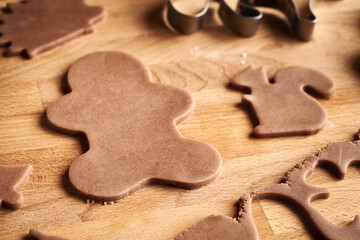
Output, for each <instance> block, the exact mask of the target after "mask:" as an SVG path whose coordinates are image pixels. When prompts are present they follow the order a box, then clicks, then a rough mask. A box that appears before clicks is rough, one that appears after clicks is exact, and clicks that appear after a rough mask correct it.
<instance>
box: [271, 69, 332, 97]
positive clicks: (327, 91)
mask: <svg viewBox="0 0 360 240" xmlns="http://www.w3.org/2000/svg"><path fill="white" fill-rule="evenodd" d="M274 79H275V83H278V84H284V85H286V86H287V87H289V88H299V89H300V90H304V88H310V89H311V90H313V91H315V93H316V94H317V95H318V96H319V97H322V98H326V99H329V98H330V97H332V96H333V95H334V94H335V84H334V82H333V81H332V80H331V79H330V78H328V77H327V76H325V75H324V74H322V73H320V72H319V71H316V70H313V69H310V68H305V67H299V66H293V67H287V68H284V69H281V70H279V71H278V72H277V73H276V74H275V76H274Z"/></svg>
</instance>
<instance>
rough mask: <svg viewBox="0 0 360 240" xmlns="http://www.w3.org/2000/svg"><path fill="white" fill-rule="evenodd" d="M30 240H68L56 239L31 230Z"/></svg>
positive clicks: (63, 239)
mask: <svg viewBox="0 0 360 240" xmlns="http://www.w3.org/2000/svg"><path fill="white" fill-rule="evenodd" d="M27 239H28V240H67V239H65V238H61V237H56V236H48V235H46V234H44V233H42V232H39V231H37V230H35V229H30V230H29V236H28V238H27Z"/></svg>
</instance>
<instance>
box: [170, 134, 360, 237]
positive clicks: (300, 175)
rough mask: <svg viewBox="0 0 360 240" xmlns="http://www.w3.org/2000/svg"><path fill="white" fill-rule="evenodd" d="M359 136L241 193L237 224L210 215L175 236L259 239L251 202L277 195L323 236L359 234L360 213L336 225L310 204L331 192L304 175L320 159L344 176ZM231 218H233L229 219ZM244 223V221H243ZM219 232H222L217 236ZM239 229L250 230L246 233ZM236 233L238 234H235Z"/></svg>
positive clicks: (358, 152)
mask: <svg viewBox="0 0 360 240" xmlns="http://www.w3.org/2000/svg"><path fill="white" fill-rule="evenodd" d="M357 136H358V140H355V141H348V142H338V143H329V144H328V145H327V146H326V147H324V148H322V149H321V150H320V152H319V153H318V154H317V156H316V155H313V156H310V157H307V158H306V159H305V160H304V161H303V162H302V163H299V164H297V165H296V166H295V167H293V168H292V169H291V170H289V171H288V172H287V173H286V174H285V176H284V178H283V180H282V182H281V183H279V184H275V185H272V186H269V187H265V188H263V189H261V190H259V191H256V192H254V193H251V194H246V195H244V196H242V197H241V198H240V200H239V203H240V213H239V216H240V217H241V218H240V220H238V221H239V224H235V223H234V219H231V218H229V217H226V216H221V215H220V216H216V221H215V220H214V216H213V215H211V216H209V217H208V218H206V219H205V220H203V221H201V222H199V223H198V224H196V225H195V226H194V227H192V228H190V229H189V230H188V231H186V232H184V233H183V234H182V235H180V236H179V237H178V238H176V240H185V239H186V240H195V239H201V238H198V236H206V237H207V238H202V239H226V240H227V239H231V240H232V239H239V240H240V239H259V237H258V234H257V230H256V226H255V224H254V221H253V219H252V216H251V203H252V201H255V200H259V199H279V200H285V201H286V203H291V204H292V205H295V206H296V207H297V208H298V209H300V210H301V211H302V212H304V213H306V215H307V217H308V219H309V221H308V222H309V224H312V225H313V226H314V227H315V228H316V229H317V230H318V232H319V233H320V234H321V235H322V236H323V237H324V238H325V239H333V240H342V239H347V240H358V239H359V236H360V215H357V216H355V218H354V220H353V221H352V222H351V223H350V224H349V225H346V226H337V225H334V224H332V223H331V222H329V221H328V220H327V219H326V218H325V216H324V215H322V214H321V212H320V211H319V210H317V209H316V208H314V207H313V206H312V205H311V201H313V200H315V199H319V198H328V197H329V195H330V192H329V190H328V189H326V188H317V187H313V186H311V185H309V184H308V183H307V182H306V178H307V177H308V176H310V175H311V174H312V173H313V172H314V170H315V168H316V167H317V166H318V165H319V164H320V163H330V164H332V165H333V166H335V167H336V169H337V170H338V175H339V178H344V175H345V173H346V171H347V168H348V166H350V165H351V164H353V163H356V162H360V139H359V138H360V130H359V133H358V134H357ZM230 219H231V220H232V221H231V222H230ZM243 223H245V224H243ZM219 232H222V233H223V234H224V236H222V237H221V238H218V236H219V235H216V234H218V233H219ZM240 233H250V235H247V236H246V237H244V236H242V235H240ZM235 235H238V238H236V237H235Z"/></svg>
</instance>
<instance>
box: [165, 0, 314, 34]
mask: <svg viewBox="0 0 360 240" xmlns="http://www.w3.org/2000/svg"><path fill="white" fill-rule="evenodd" d="M216 1H217V2H219V3H220V7H219V16H220V18H221V20H222V22H223V23H224V25H225V26H226V27H227V28H229V29H230V30H231V31H232V32H234V33H235V34H237V35H239V36H243V37H251V36H253V35H255V34H256V31H257V28H258V25H259V23H260V21H261V19H262V17H263V14H262V12H260V11H259V10H257V9H256V7H268V8H273V9H277V10H279V11H281V12H283V13H284V14H285V15H286V17H287V19H288V20H289V22H290V24H291V27H292V30H293V32H294V35H295V36H296V37H297V38H299V39H300V40H303V41H310V40H311V36H312V34H313V30H314V26H315V24H316V22H317V19H316V16H315V15H314V14H313V12H312V9H311V6H312V2H313V1H312V0H306V1H305V2H304V3H306V4H301V6H297V4H295V2H294V0H238V2H237V7H236V10H234V9H232V8H231V7H230V6H229V5H228V4H227V3H226V1H225V0H216ZM209 4H210V0H206V1H205V5H204V8H203V9H202V10H201V11H200V12H199V13H197V14H194V15H187V14H184V13H182V12H180V11H178V10H177V9H176V8H175V7H174V5H173V0H168V11H167V18H168V21H169V23H170V25H171V26H172V27H173V28H174V29H175V30H177V31H178V32H180V33H183V34H192V33H195V32H197V31H198V30H200V29H201V28H202V26H203V20H204V18H205V16H206V14H207V13H208V9H209Z"/></svg>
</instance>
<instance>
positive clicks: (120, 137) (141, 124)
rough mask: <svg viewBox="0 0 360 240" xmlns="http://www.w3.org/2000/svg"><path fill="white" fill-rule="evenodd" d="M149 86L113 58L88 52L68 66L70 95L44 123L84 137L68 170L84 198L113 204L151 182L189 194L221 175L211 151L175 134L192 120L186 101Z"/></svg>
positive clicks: (139, 69) (142, 70) (132, 65)
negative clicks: (85, 145) (84, 142)
mask: <svg viewBox="0 0 360 240" xmlns="http://www.w3.org/2000/svg"><path fill="white" fill-rule="evenodd" d="M150 79H151V75H150V71H149V69H148V68H147V67H146V66H145V65H144V64H143V63H142V62H141V61H139V60H138V59H136V58H135V57H132V56H130V55H128V54H125V53H119V52H98V53H93V54H90V55H87V56H85V57H83V58H81V59H80V60H78V61H77V62H76V63H74V64H73V65H72V66H71V68H70V70H69V72H68V81H69V85H70V87H71V89H72V92H71V93H70V94H67V95H66V96H64V97H62V98H60V99H59V100H58V101H56V102H55V103H54V104H53V105H52V106H50V107H49V109H48V111H47V117H48V119H49V121H50V122H51V123H52V124H53V125H55V126H56V127H58V128H60V129H62V130H65V131H70V132H83V133H85V134H86V136H87V138H88V141H89V146H90V149H89V151H88V152H86V153H85V154H83V155H81V156H80V157H79V158H77V159H76V160H75V161H74V162H73V163H72V164H71V166H70V170H69V177H70V181H71V183H72V184H73V185H74V187H75V188H76V189H77V190H78V191H80V192H81V193H82V194H83V195H85V196H86V197H88V198H90V199H94V200H100V201H105V202H111V201H117V200H119V199H121V198H124V197H126V196H127V195H129V194H131V193H132V192H134V191H136V190H137V189H139V188H141V187H143V186H144V185H146V184H148V183H150V182H160V183H165V184H171V185H174V186H177V187H183V188H189V189H192V188H197V187H200V186H203V185H206V184H208V183H210V182H211V181H213V180H214V179H216V178H217V176H218V175H219V174H220V170H221V157H220V154H219V153H218V151H217V150H216V149H215V148H213V147H212V146H210V145H209V144H206V143H203V142H199V141H194V140H188V139H185V138H183V137H182V136H181V135H180V133H179V132H178V130H177V128H176V124H179V123H181V122H182V121H184V120H185V119H186V118H188V117H189V116H190V115H191V114H192V111H193V108H194V101H193V99H192V97H191V96H190V95H189V94H188V93H187V92H185V91H183V90H180V89H178V88H175V87H171V86H164V85H160V84H154V83H151V82H150Z"/></svg>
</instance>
